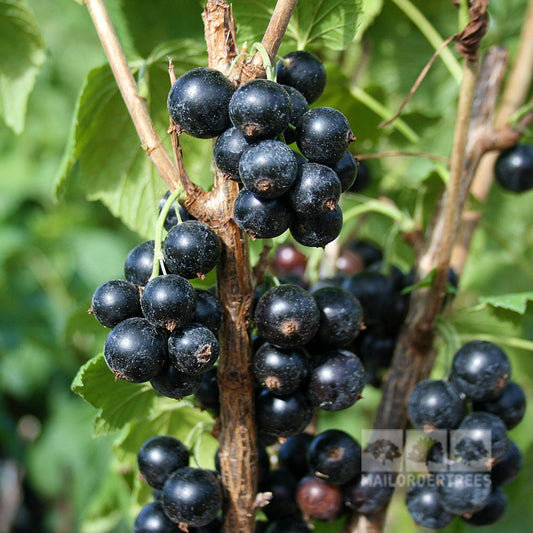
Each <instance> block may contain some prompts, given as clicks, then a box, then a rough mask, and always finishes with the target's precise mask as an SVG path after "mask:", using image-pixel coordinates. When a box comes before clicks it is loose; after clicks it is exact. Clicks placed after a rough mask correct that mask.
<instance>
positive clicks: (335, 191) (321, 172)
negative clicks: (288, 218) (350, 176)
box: [289, 163, 341, 215]
mask: <svg viewBox="0 0 533 533" xmlns="http://www.w3.org/2000/svg"><path fill="white" fill-rule="evenodd" d="M340 194H341V183H340V181H339V178H338V177H337V174H336V173H335V171H333V170H331V168H329V167H327V166H325V165H320V164H318V163H305V164H303V165H301V166H300V167H299V169H298V176H297V177H296V180H295V181H294V185H293V186H292V187H291V189H290V191H289V198H290V201H291V205H292V208H293V209H294V210H295V211H296V213H298V214H300V213H301V214H304V215H319V214H322V213H327V212H329V211H331V210H332V209H335V207H336V205H337V202H338V200H339V197H340Z"/></svg>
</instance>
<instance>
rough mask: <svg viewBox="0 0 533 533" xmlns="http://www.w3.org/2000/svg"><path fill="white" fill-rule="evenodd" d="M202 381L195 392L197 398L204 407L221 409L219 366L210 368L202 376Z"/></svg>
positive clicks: (214, 409) (215, 409)
mask: <svg viewBox="0 0 533 533" xmlns="http://www.w3.org/2000/svg"><path fill="white" fill-rule="evenodd" d="M201 378H202V381H201V382H200V386H199V387H198V390H197V391H196V392H195V393H194V398H195V400H196V401H197V402H198V403H199V405H200V407H201V408H202V409H212V410H213V411H218V410H219V409H220V397H219V396H220V389H219V387H218V377H217V367H214V368H212V369H211V370H208V371H207V372H205V373H204V374H202V376H201Z"/></svg>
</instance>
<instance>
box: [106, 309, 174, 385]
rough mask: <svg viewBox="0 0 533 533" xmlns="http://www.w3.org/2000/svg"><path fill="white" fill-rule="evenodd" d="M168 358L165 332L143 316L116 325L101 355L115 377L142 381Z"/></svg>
mask: <svg viewBox="0 0 533 533" xmlns="http://www.w3.org/2000/svg"><path fill="white" fill-rule="evenodd" d="M166 357H167V340H166V338H165V335H164V333H163V332H162V331H161V330H159V329H157V328H156V327H154V326H153V325H152V324H150V322H148V320H146V319H144V318H127V319H126V320H123V321H122V322H120V324H117V325H116V326H115V327H114V328H113V329H112V330H111V331H110V332H109V335H108V336H107V338H106V340H105V343H104V358H105V362H106V363H107V366H108V367H109V368H110V370H111V371H112V372H113V373H114V374H115V376H116V378H117V379H125V380H126V381H132V382H134V383H143V382H145V381H149V380H150V379H151V378H153V377H154V376H155V375H156V374H157V373H158V372H160V370H161V369H162V368H163V365H164V363H165V361H166Z"/></svg>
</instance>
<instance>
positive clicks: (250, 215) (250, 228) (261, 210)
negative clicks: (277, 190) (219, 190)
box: [233, 189, 293, 239]
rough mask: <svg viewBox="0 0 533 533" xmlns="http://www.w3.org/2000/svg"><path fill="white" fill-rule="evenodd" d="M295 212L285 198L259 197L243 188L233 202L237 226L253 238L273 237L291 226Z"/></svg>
mask: <svg viewBox="0 0 533 533" xmlns="http://www.w3.org/2000/svg"><path fill="white" fill-rule="evenodd" d="M292 216H293V213H292V210H291V207H290V205H289V202H288V201H287V200H286V199H285V198H284V197H280V198H272V199H267V198H258V197H257V196H255V194H253V193H252V192H250V191H247V190H246V189H242V190H241V191H240V192H239V194H238V195H237V198H235V202H234V203H233V217H234V218H235V222H236V223H237V226H239V228H241V229H242V230H243V231H245V232H246V233H248V235H250V237H252V238H253V239H272V238H274V237H278V236H279V235H281V234H282V233H283V232H284V231H286V230H287V229H288V228H289V224H290V222H291V219H292Z"/></svg>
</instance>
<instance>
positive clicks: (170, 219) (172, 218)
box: [159, 191, 196, 231]
mask: <svg viewBox="0 0 533 533" xmlns="http://www.w3.org/2000/svg"><path fill="white" fill-rule="evenodd" d="M169 196H170V191H167V192H166V193H165V195H164V196H163V198H161V200H159V213H161V211H162V210H163V207H164V206H165V204H166V202H167V200H168V198H169ZM178 215H179V217H178ZM185 220H196V219H195V218H194V217H193V216H192V215H191V214H190V213H189V212H188V211H187V210H186V209H185V207H183V206H182V205H180V204H179V203H178V202H173V203H172V205H171V206H170V209H169V210H168V213H167V216H166V217H165V220H164V222H163V226H164V228H165V229H166V230H167V231H170V229H171V228H172V227H174V226H175V225H176V224H177V223H178V222H180V221H181V222H183V221H185Z"/></svg>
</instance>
